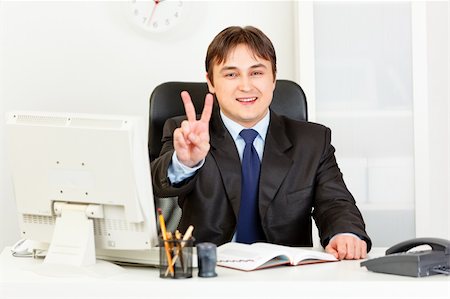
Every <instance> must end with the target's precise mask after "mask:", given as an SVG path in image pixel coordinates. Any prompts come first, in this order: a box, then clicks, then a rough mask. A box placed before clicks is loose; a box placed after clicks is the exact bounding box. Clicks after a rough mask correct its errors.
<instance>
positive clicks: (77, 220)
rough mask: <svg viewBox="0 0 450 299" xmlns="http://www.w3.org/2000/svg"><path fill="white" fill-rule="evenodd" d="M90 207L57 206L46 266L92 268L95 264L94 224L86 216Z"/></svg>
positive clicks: (79, 205)
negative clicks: (56, 215)
mask: <svg viewBox="0 0 450 299" xmlns="http://www.w3.org/2000/svg"><path fill="white" fill-rule="evenodd" d="M87 207H88V205H82V204H62V203H58V205H55V207H54V209H55V212H56V213H57V214H58V215H59V217H56V223H55V228H54V231H53V237H52V241H51V243H50V246H49V248H48V252H47V256H46V257H45V260H44V264H57V265H71V266H77V267H81V266H92V265H94V264H95V262H96V260H95V243H94V223H93V220H92V219H89V218H88V217H87V216H86V209H87Z"/></svg>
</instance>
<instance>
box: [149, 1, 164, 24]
mask: <svg viewBox="0 0 450 299" xmlns="http://www.w3.org/2000/svg"><path fill="white" fill-rule="evenodd" d="M161 1H164V0H153V2H155V5H153V9H152V13H151V14H150V18H148V19H147V23H150V22H151V21H152V20H153V16H154V15H155V11H156V7H157V6H158V4H159V2H161Z"/></svg>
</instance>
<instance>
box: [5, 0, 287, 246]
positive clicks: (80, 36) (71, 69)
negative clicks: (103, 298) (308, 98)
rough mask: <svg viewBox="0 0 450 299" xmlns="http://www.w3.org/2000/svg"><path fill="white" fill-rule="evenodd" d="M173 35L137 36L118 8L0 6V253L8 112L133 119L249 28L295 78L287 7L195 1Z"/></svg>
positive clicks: (11, 230) (8, 210) (15, 231)
mask: <svg viewBox="0 0 450 299" xmlns="http://www.w3.org/2000/svg"><path fill="white" fill-rule="evenodd" d="M192 4H195V5H197V9H196V11H195V12H194V13H193V14H192V15H191V18H190V19H187V20H186V22H185V23H184V24H183V26H182V28H180V29H179V30H180V31H179V32H174V33H171V34H169V37H155V36H151V35H148V34H144V33H143V32H141V31H138V30H136V29H135V28H134V27H133V26H132V25H131V23H130V22H129V20H128V19H127V18H126V17H125V10H126V9H127V6H126V4H124V2H87V1H86V2H84V1H83V2H82V1H74V2H66V1H61V2H56V1H55V2H37V1H33V2H17V1H14V2H1V1H0V190H1V191H0V219H1V220H0V223H1V226H0V248H3V247H4V246H6V245H9V244H11V243H13V242H15V241H16V240H17V239H18V238H19V228H18V222H17V219H16V217H17V216H16V208H15V203H14V199H13V193H12V187H11V183H10V180H9V169H8V163H7V153H6V148H5V138H4V137H5V125H4V112H6V111H8V110H12V109H23V110H47V111H69V112H84V113H107V114H137V115H142V116H145V117H147V111H148V97H149V95H150V93H151V91H152V90H153V88H154V87H155V86H156V85H158V84H159V83H161V82H165V81H176V80H186V81H187V80H190V81H204V74H205V70H204V56H205V53H206V48H207V46H208V44H209V43H210V41H211V40H212V38H213V37H214V36H215V35H216V34H217V33H218V32H219V31H220V30H222V29H223V28H225V27H227V26H230V25H254V26H257V27H259V28H260V29H262V30H263V31H264V32H265V33H266V34H267V35H268V36H269V37H270V38H271V39H272V41H273V43H274V45H275V48H276V51H277V56H278V77H279V78H284V79H294V78H293V77H294V64H293V63H292V61H293V59H294V38H293V36H294V33H293V32H294V28H293V27H294V25H293V24H294V15H293V11H294V9H293V5H294V4H293V3H292V2H280V1H276V2H270V1H261V2H260V1H249V2H247V1H236V2H232V3H229V2H218V1H217V2H216V1H214V2H212V1H210V2H206V1H204V2H199V3H192Z"/></svg>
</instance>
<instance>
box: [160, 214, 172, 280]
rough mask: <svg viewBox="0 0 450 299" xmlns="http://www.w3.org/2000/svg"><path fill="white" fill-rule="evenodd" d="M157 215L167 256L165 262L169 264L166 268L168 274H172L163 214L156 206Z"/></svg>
mask: <svg viewBox="0 0 450 299" xmlns="http://www.w3.org/2000/svg"><path fill="white" fill-rule="evenodd" d="M158 215H159V225H160V226H161V235H162V238H163V240H164V248H165V250H166V256H167V264H168V265H169V267H168V269H169V271H170V274H171V275H172V276H173V274H174V273H173V272H174V271H173V265H172V256H171V254H170V250H169V243H168V242H167V231H166V222H165V221H164V216H163V214H162V210H161V209H160V208H158ZM166 276H167V272H166Z"/></svg>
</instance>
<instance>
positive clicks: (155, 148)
mask: <svg viewBox="0 0 450 299" xmlns="http://www.w3.org/2000/svg"><path fill="white" fill-rule="evenodd" d="M183 90H186V91H188V92H189V94H190V95H191V98H192V102H193V104H194V107H195V111H196V112H197V113H201V112H202V110H203V104H204V100H205V95H206V94H207V93H208V85H207V84H206V83H203V82H166V83H162V84H161V85H158V86H157V87H156V88H155V89H154V90H153V92H152V94H151V96H150V114H149V132H148V134H149V136H148V150H149V157H150V160H151V161H153V160H154V159H155V158H157V157H158V156H159V152H160V151H161V146H162V144H161V138H162V131H163V126H164V122H165V121H166V120H167V119H169V118H172V117H175V116H182V115H186V113H185V111H184V106H183V102H182V101H181V96H180V93H181V92H182V91H183ZM270 108H271V109H272V110H273V111H274V112H276V113H277V114H280V115H284V116H287V117H289V118H292V119H296V120H301V121H307V120H308V112H307V106H306V97H305V93H304V92H303V90H302V88H301V87H300V86H299V85H298V84H297V83H295V82H293V81H289V80H277V82H276V87H275V90H274V93H273V100H272V103H271V105H270Z"/></svg>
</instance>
